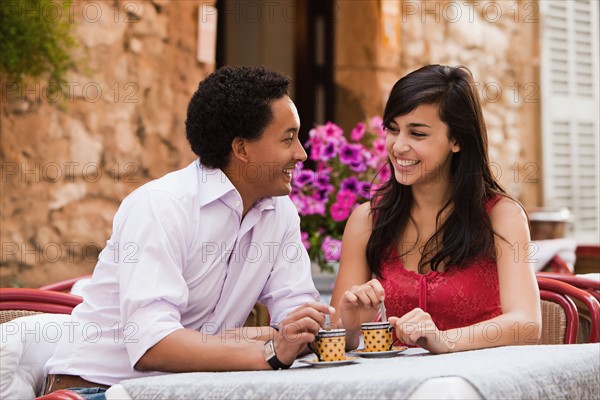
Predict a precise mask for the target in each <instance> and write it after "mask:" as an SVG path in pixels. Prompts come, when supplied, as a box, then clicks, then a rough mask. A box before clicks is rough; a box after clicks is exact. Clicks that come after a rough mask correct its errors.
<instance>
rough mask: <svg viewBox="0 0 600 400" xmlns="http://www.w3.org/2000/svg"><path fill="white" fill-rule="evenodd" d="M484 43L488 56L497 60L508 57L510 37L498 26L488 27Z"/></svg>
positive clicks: (489, 25) (484, 35) (485, 30)
mask: <svg viewBox="0 0 600 400" xmlns="http://www.w3.org/2000/svg"><path fill="white" fill-rule="evenodd" d="M483 43H484V45H485V46H484V50H485V53H486V54H488V55H492V56H494V58H497V59H501V58H504V57H506V53H507V49H508V37H507V35H506V34H505V33H504V32H503V31H502V30H501V29H500V28H499V27H498V26H495V25H492V24H488V25H487V26H486V28H485V29H484V31H483Z"/></svg>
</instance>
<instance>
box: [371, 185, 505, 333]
mask: <svg viewBox="0 0 600 400" xmlns="http://www.w3.org/2000/svg"><path fill="white" fill-rule="evenodd" d="M500 199H501V197H500V196H496V197H494V198H492V199H490V200H489V201H488V202H487V203H486V210H487V212H488V213H489V212H490V211H491V209H492V208H493V207H494V206H495V205H496V203H497V202H498V201H499V200H500ZM396 254H397V253H396V252H395V251H394V254H393V256H394V255H396ZM381 276H382V278H378V279H379V281H380V282H381V285H382V286H383V288H384V290H385V307H386V310H387V315H388V316H395V317H401V316H402V315H404V314H406V313H407V312H409V311H411V310H412V309H414V308H417V307H419V308H421V309H423V310H424V311H426V312H428V313H429V314H430V315H431V318H432V319H433V322H435V325H436V326H437V327H438V329H440V330H447V329H453V328H460V327H463V326H468V325H473V324H475V323H477V322H481V321H485V320H488V319H490V318H494V317H496V316H498V315H500V314H502V308H501V306H500V289H499V285H498V268H497V265H496V260H493V259H490V258H489V257H482V258H481V259H479V260H476V261H475V262H473V263H472V264H471V265H469V266H468V267H466V268H458V267H456V266H450V267H446V269H445V271H444V272H436V271H430V272H428V273H426V274H419V273H416V272H414V271H408V270H406V269H404V264H403V263H402V260H400V258H399V257H397V256H396V257H392V258H390V259H389V260H388V261H385V262H384V263H383V264H382V268H381Z"/></svg>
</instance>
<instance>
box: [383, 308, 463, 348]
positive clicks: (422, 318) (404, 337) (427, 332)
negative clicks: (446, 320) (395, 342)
mask: <svg viewBox="0 0 600 400" xmlns="http://www.w3.org/2000/svg"><path fill="white" fill-rule="evenodd" d="M388 322H389V323H390V324H391V325H392V326H393V327H394V328H395V330H396V337H397V338H398V339H399V340H400V341H401V342H403V343H405V344H407V345H409V346H415V345H417V346H419V347H422V348H424V349H426V350H428V351H429V352H431V353H434V354H439V353H448V352H449V351H450V350H451V349H452V348H453V343H451V342H448V341H447V340H445V338H446V335H445V334H444V332H442V331H440V330H439V329H438V328H437V326H436V325H435V322H433V320H432V319H431V315H429V313H426V312H425V311H423V310H422V309H420V308H415V309H413V310H412V311H409V312H407V313H406V314H404V315H403V316H402V317H400V318H397V317H389V318H388Z"/></svg>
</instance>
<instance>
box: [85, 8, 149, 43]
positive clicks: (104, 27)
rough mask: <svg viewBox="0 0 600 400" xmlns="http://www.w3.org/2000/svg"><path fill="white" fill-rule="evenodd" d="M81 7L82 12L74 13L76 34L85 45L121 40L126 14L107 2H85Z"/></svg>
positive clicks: (125, 27)
mask: <svg viewBox="0 0 600 400" xmlns="http://www.w3.org/2000/svg"><path fill="white" fill-rule="evenodd" d="M131 3H135V4H143V3H140V2H131ZM81 7H82V12H81V13H75V15H76V16H77V17H78V18H77V28H76V36H77V37H78V38H79V40H80V41H81V42H82V43H83V44H84V45H85V46H87V47H98V46H101V45H109V46H110V45H114V44H118V43H119V42H122V41H123V36H124V34H125V30H126V29H127V27H128V26H129V24H128V23H127V17H126V14H124V13H123V12H120V11H117V9H116V8H115V7H114V6H113V5H112V4H111V3H109V2H100V1H92V2H86V3H85V4H84V5H82V6H81ZM111 7H112V8H111ZM84 9H85V11H84Z"/></svg>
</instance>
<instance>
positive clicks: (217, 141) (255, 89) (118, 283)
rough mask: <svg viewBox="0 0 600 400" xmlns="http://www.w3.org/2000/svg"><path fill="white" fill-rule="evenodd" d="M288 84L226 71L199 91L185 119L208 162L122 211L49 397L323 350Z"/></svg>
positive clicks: (145, 190)
mask: <svg viewBox="0 0 600 400" xmlns="http://www.w3.org/2000/svg"><path fill="white" fill-rule="evenodd" d="M288 85H289V78H287V77H286V76H284V75H282V74H280V73H278V72H274V71H269V70H266V69H265V68H263V67H237V68H231V67H224V68H221V69H219V70H217V71H216V72H214V73H212V74H210V75H209V76H208V77H206V78H205V79H204V80H203V81H202V82H201V83H200V85H199V87H198V90H197V91H196V93H194V95H193V96H192V99H191V101H190V103H189V107H188V113H187V120H186V135H187V138H188V140H189V142H190V145H191V147H192V150H193V151H194V152H195V153H196V155H198V160H196V161H194V162H193V163H192V164H190V165H189V166H188V167H186V168H184V169H182V170H179V171H175V172H172V173H170V174H167V175H165V176H164V177H162V178H160V179H157V180H154V181H152V182H149V183H147V184H145V185H143V186H142V187H140V188H139V189H137V190H136V191H134V192H133V193H132V194H130V195H129V196H128V197H127V198H126V199H125V200H124V201H123V203H122V204H121V206H120V208H119V210H118V211H117V214H116V216H115V219H114V224H113V232H112V236H111V238H110V240H109V241H108V243H107V247H106V248H105V249H104V250H103V251H102V253H101V254H100V256H99V260H98V264H97V265H96V269H95V271H94V275H93V278H92V281H91V283H90V284H89V285H88V286H87V287H86V288H85V291H84V296H83V297H84V300H83V303H82V304H81V305H79V306H78V307H76V308H75V310H74V311H73V314H72V321H73V325H74V329H73V331H74V342H71V343H69V345H68V346H62V345H59V346H58V348H57V350H56V352H55V354H54V356H53V357H52V358H51V359H50V360H49V361H48V363H47V364H46V371H47V372H48V373H49V374H50V375H49V378H48V382H49V383H50V385H49V387H47V392H49V391H53V390H57V389H64V388H65V386H69V384H65V385H61V384H60V382H69V383H73V382H75V383H77V385H76V386H79V387H81V386H82V385H84V386H88V387H100V388H102V387H108V386H110V385H113V384H116V383H118V382H120V381H121V380H123V379H128V378H136V377H142V376H150V375H157V374H162V373H168V372H185V371H227V370H229V371H230V370H256V369H284V368H288V367H289V366H290V365H291V364H292V363H293V362H294V359H295V358H296V357H297V355H298V354H300V353H301V352H303V351H304V350H305V348H306V344H307V343H310V342H312V341H313V340H314V338H315V334H316V333H317V332H318V330H319V329H320V327H323V326H324V325H325V316H326V315H327V314H332V313H333V312H334V310H333V308H331V307H329V306H327V305H325V304H322V303H319V302H318V299H319V297H318V292H317V291H316V290H315V287H314V284H313V282H312V278H311V274H310V260H309V258H308V254H307V253H306V250H305V249H304V247H303V246H302V242H301V239H300V225H299V223H300V220H299V217H298V213H297V211H296V209H295V207H294V205H293V203H292V202H291V200H290V199H289V197H288V196H287V195H288V194H289V193H290V191H291V179H292V171H293V170H294V168H295V167H296V164H297V163H299V162H302V161H304V160H305V159H306V152H305V151H304V149H303V147H302V145H301V143H300V141H299V139H298V130H299V127H300V121H299V118H298V112H297V110H296V107H295V106H294V103H293V102H292V101H291V100H290V98H289V96H288ZM116 249H120V252H117V251H116ZM257 301H258V302H261V303H262V304H264V305H266V306H267V308H268V309H269V314H270V317H271V323H272V324H273V326H272V327H261V328H254V329H252V330H251V332H253V333H252V335H250V334H249V332H250V331H249V330H245V329H244V328H241V327H242V325H243V323H244V321H245V320H246V318H247V317H248V315H249V314H250V312H251V310H252V308H253V306H254V304H255V303H256V302H257ZM90 324H93V325H94V326H95V327H97V332H98V334H97V335H96V336H95V337H94V340H89V338H88V337H87V336H89V335H90V334H89V326H90ZM86 326H87V327H88V328H86ZM65 377H66V378H65ZM57 378H60V379H57Z"/></svg>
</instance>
